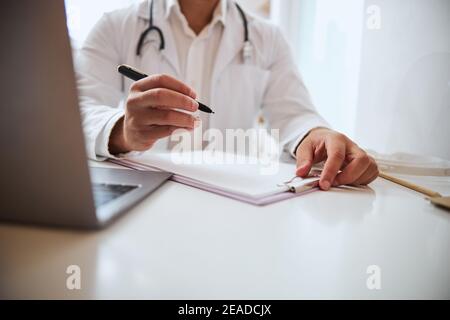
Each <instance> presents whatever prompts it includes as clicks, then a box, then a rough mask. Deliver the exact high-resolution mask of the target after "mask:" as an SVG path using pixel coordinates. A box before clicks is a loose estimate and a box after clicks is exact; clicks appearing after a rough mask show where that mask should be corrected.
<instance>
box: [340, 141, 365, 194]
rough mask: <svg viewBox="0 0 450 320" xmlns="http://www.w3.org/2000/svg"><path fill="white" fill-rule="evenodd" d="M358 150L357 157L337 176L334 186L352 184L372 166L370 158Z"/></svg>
mask: <svg viewBox="0 0 450 320" xmlns="http://www.w3.org/2000/svg"><path fill="white" fill-rule="evenodd" d="M356 148H357V147H356ZM357 149H358V150H357V151H356V152H355V154H356V155H355V157H354V158H353V159H352V160H351V161H350V163H349V164H348V165H347V166H345V168H344V169H343V170H342V172H341V173H339V174H338V175H337V176H336V179H335V180H334V183H333V185H345V184H351V183H353V182H355V181H356V180H357V179H358V178H359V177H361V176H362V175H363V174H364V173H365V172H366V170H367V169H368V168H369V166H370V164H371V162H370V158H369V156H368V155H367V154H366V153H365V152H364V151H362V150H361V149H359V148H357Z"/></svg>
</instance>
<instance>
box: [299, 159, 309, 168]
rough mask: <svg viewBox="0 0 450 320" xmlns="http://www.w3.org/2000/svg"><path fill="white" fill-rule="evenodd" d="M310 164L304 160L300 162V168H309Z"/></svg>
mask: <svg viewBox="0 0 450 320" xmlns="http://www.w3.org/2000/svg"><path fill="white" fill-rule="evenodd" d="M308 164H309V161H307V160H303V161H301V162H300V168H305V167H307V166H308Z"/></svg>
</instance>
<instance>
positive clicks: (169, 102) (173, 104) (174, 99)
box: [128, 88, 198, 112]
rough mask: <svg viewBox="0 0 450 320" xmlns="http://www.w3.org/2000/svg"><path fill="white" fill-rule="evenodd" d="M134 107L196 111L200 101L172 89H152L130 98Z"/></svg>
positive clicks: (129, 101)
mask: <svg viewBox="0 0 450 320" xmlns="http://www.w3.org/2000/svg"><path fill="white" fill-rule="evenodd" d="M128 103H129V105H130V106H132V107H135V108H136V107H137V108H143V107H159V108H166V109H167V108H177V109H184V110H187V111H191V112H195V111H197V109H198V102H197V101H195V100H194V99H192V98H191V97H189V96H187V95H184V94H182V93H179V92H177V91H173V90H170V89H163V88H157V89H150V90H147V91H144V92H141V93H136V94H134V95H133V97H131V98H130V99H129V100H128Z"/></svg>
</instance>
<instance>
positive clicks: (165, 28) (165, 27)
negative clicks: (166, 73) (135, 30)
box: [139, 0, 180, 76]
mask: <svg viewBox="0 0 450 320" xmlns="http://www.w3.org/2000/svg"><path fill="white" fill-rule="evenodd" d="M153 1H155V4H154V5H153V7H154V8H153V10H154V12H153V25H154V26H156V27H158V28H160V29H161V31H162V33H163V35H164V41H165V48H164V49H163V50H162V51H160V53H161V55H162V57H163V58H164V59H166V60H167V62H168V63H169V64H170V65H171V66H172V68H173V69H174V70H175V72H176V73H177V75H178V76H180V67H179V62H178V54H177V48H176V46H175V41H174V38H173V34H172V29H171V28H170V25H169V22H168V21H167V19H166V17H165V12H164V6H165V3H164V1H160V0H153ZM149 6H150V0H149V1H145V2H142V3H141V4H140V7H139V16H140V18H142V19H144V20H145V22H146V23H147V27H148V23H149V22H148V21H149V15H150V10H149ZM152 33H154V34H155V35H156V32H154V31H152ZM152 36H153V35H152ZM156 39H158V44H157V45H159V36H157V35H156Z"/></svg>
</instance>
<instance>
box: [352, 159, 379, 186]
mask: <svg viewBox="0 0 450 320" xmlns="http://www.w3.org/2000/svg"><path fill="white" fill-rule="evenodd" d="M378 174H379V172H378V166H377V165H376V163H375V161H373V162H371V163H370V165H369V167H368V168H367V170H366V171H365V172H364V174H363V175H362V176H361V177H359V178H358V179H356V181H355V182H353V184H354V185H367V184H369V183H371V182H372V181H373V180H375V179H376V178H377V177H378Z"/></svg>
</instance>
